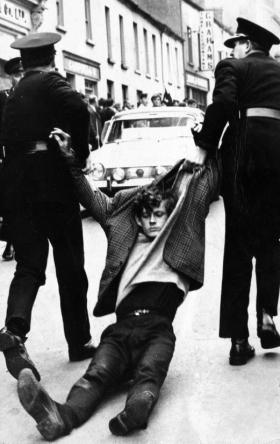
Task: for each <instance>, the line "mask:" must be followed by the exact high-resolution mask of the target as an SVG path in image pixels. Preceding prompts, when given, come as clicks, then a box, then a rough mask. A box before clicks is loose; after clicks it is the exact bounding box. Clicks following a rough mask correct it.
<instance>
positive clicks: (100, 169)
mask: <svg viewBox="0 0 280 444" xmlns="http://www.w3.org/2000/svg"><path fill="white" fill-rule="evenodd" d="M105 171H106V170H105V167H104V165H102V163H93V164H92V172H91V176H92V178H93V180H101V179H103V177H104V175H105Z"/></svg>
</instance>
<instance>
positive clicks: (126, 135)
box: [107, 116, 194, 143]
mask: <svg viewBox="0 0 280 444" xmlns="http://www.w3.org/2000/svg"><path fill="white" fill-rule="evenodd" d="M193 125H194V119H193V118H192V117H188V116H173V117H167V116H166V117H148V118H140V119H139V118H137V119H136V118H135V119H129V120H128V119H125V120H121V119H120V120H116V121H115V122H114V123H113V125H112V128H111V131H110V134H109V136H108V140H107V142H108V143H112V142H115V141H117V140H124V141H125V140H133V139H149V138H154V137H168V136H169V137H174V136H176V135H177V136H181V135H187V134H188V133H189V131H190V128H191V127H192V126H193Z"/></svg>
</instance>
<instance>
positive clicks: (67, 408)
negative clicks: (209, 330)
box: [59, 314, 176, 430]
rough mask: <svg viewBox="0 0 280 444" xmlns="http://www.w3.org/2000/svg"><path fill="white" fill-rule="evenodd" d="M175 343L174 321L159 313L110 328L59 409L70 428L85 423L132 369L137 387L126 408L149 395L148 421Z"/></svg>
mask: <svg viewBox="0 0 280 444" xmlns="http://www.w3.org/2000/svg"><path fill="white" fill-rule="evenodd" d="M175 340H176V338H175V335H174V333H173V328H172V324H171V322H170V321H169V320H168V318H166V317H164V316H161V315H156V314H147V315H142V316H139V317H127V318H126V319H123V320H120V321H118V322H116V323H115V324H112V325H110V326H109V327H108V328H106V330H105V331H104V332H103V334H102V336H101V342H100V345H99V347H98V348H97V351H96V353H95V355H94V357H93V359H92V361H91V363H90V365H89V367H88V369H87V371H86V373H85V375H84V376H83V377H82V378H81V379H79V380H78V381H77V382H76V384H75V385H74V386H73V387H72V389H71V391H70V393H69V395H68V398H67V402H66V403H65V404H64V405H62V406H59V410H60V412H61V414H62V416H63V418H64V421H65V423H66V424H67V427H68V429H69V430H71V429H72V428H73V427H78V426H79V425H81V424H82V423H84V422H85V421H86V420H87V419H88V418H89V417H90V416H91V415H92V413H93V411H94V409H95V408H96V407H97V405H98V404H99V403H100V401H101V400H102V398H103V395H104V394H105V392H106V390H107V389H109V388H110V387H113V386H117V385H118V383H119V382H120V381H121V380H122V378H123V376H124V374H125V373H126V372H127V371H130V370H133V384H132V386H131V388H130V390H129V393H128V397H127V401H126V408H129V406H130V404H132V403H134V404H135V400H137V396H141V395H143V393H149V394H150V395H151V397H152V399H153V402H152V405H151V404H149V406H148V408H147V409H146V411H143V412H142V414H143V422H146V421H147V420H148V416H149V414H150V412H151V410H152V408H153V406H154V404H155V403H156V401H157V399H158V396H159V391H160V388H161V386H162V384H163V382H164V379H165V377H166V374H167V371H168V367H169V363H170V361H171V359H172V356H173V352H174V347H175Z"/></svg>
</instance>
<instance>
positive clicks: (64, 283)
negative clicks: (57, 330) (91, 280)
mask: <svg viewBox="0 0 280 444" xmlns="http://www.w3.org/2000/svg"><path fill="white" fill-rule="evenodd" d="M7 222H8V223H9V233H10V236H11V241H12V243H13V245H14V248H15V259H16V262H17V265H16V271H15V275H14V278H13V280H12V282H11V285H10V291H9V297H8V308H7V316H6V325H7V327H8V328H9V329H10V330H11V331H12V332H14V333H15V334H19V335H21V336H25V335H26V333H27V332H28V331H29V329H30V322H31V312H32V308H33V304H34V301H35V298H36V295H37V292H38V289H39V287H40V286H41V285H44V283H45V279H46V277H45V270H46V265H47V259H48V250H49V242H48V241H50V243H51V244H52V247H53V256H54V262H55V267H56V275H57V281H58V285H59V294H60V303H61V313H62V318H63V326H64V333H65V337H66V340H67V342H68V346H69V349H72V350H76V349H78V348H79V347H80V346H81V345H82V344H85V343H86V342H87V341H89V340H90V327H89V319H88V312H87V298H86V294H87V288H88V281H87V276H86V273H85V270H84V249H83V235H82V225H81V219H80V214H79V208H78V206H74V205H73V204H71V205H70V204H69V205H67V204H59V203H32V204H31V203H30V204H29V205H28V207H26V208H24V209H22V210H21V211H17V212H16V213H10V214H8V216H7ZM46 322H47V320H46Z"/></svg>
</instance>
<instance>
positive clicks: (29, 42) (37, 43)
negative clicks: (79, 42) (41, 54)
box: [11, 32, 61, 51]
mask: <svg viewBox="0 0 280 444" xmlns="http://www.w3.org/2000/svg"><path fill="white" fill-rule="evenodd" d="M60 39H61V35H60V34H57V33H56V32H36V33H34V34H29V35H26V36H25V37H22V38H20V39H17V40H15V41H14V42H13V43H12V44H11V48H15V49H20V50H23V51H24V50H29V49H38V48H44V47H47V46H53V45H54V44H55V43H57V42H58V41H59V40H60Z"/></svg>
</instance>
